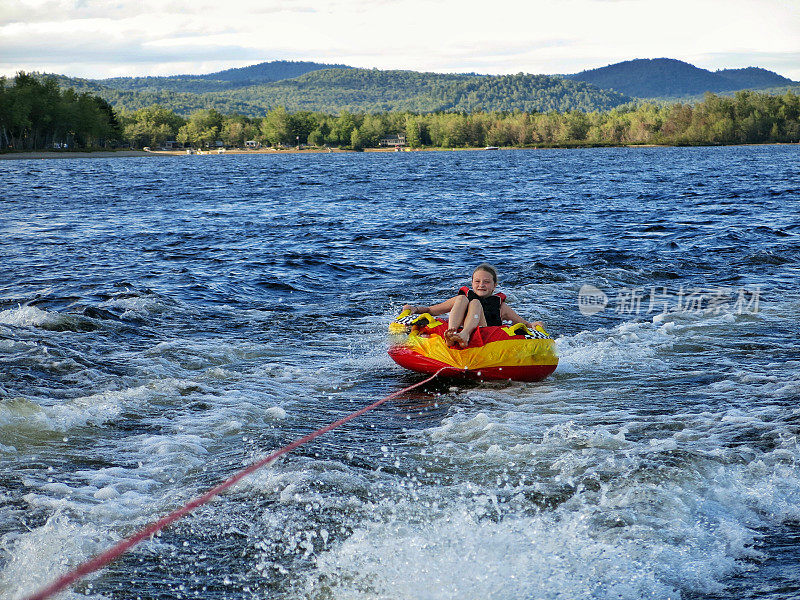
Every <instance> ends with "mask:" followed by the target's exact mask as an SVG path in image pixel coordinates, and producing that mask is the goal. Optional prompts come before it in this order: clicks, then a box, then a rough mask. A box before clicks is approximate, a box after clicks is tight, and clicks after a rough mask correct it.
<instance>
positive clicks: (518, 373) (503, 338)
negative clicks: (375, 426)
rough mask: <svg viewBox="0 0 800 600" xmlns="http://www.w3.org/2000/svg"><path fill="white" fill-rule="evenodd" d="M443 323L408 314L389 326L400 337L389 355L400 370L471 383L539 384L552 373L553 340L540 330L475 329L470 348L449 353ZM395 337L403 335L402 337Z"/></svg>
mask: <svg viewBox="0 0 800 600" xmlns="http://www.w3.org/2000/svg"><path fill="white" fill-rule="evenodd" d="M445 331H447V321H444V320H441V321H440V320H438V319H436V318H435V317H433V316H432V315H430V314H428V313H423V314H421V315H412V314H411V313H410V312H409V311H403V312H402V313H400V315H399V316H398V317H397V318H396V319H395V320H394V322H392V323H390V324H389V333H391V334H394V335H396V336H398V339H396V340H394V343H393V345H392V346H391V347H390V348H389V356H391V357H392V359H393V360H394V361H395V362H396V363H397V364H398V365H400V366H401V367H405V368H406V369H411V370H412V371H418V372H420V373H436V372H437V371H438V370H439V369H441V368H443V367H451V368H452V371H451V370H450V369H448V370H447V371H445V372H443V373H442V375H446V376H461V377H468V378H472V379H481V380H489V379H506V380H508V379H513V380H514V381H539V380H541V379H544V378H545V377H547V376H548V375H550V373H552V372H553V371H555V370H556V366H558V356H557V354H556V348H555V340H553V339H552V338H551V337H550V336H549V335H548V334H547V332H546V331H545V330H544V329H542V328H541V327H537V328H536V330H535V331H531V330H530V329H528V328H527V327H526V326H525V325H524V324H522V323H517V324H516V325H511V326H510V327H478V329H476V330H475V333H473V334H472V338H471V339H470V343H469V346H467V347H466V348H463V349H462V348H453V347H450V346H448V345H447V342H445V340H444V337H443V336H444V332H445ZM399 336H403V337H402V338H400V337H399Z"/></svg>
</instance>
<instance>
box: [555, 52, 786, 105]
mask: <svg viewBox="0 0 800 600" xmlns="http://www.w3.org/2000/svg"><path fill="white" fill-rule="evenodd" d="M568 77H569V78H570V79H573V80H577V81H585V82H587V83H591V84H594V85H596V86H597V87H600V88H603V89H613V90H617V91H619V92H621V93H623V94H627V95H629V96H634V97H637V98H680V97H690V96H699V95H702V94H704V93H705V92H725V91H729V92H730V91H735V90H743V89H764V88H775V87H780V86H787V85H792V84H793V83H794V82H793V81H792V80H790V79H787V78H786V77H782V76H781V75H778V74H777V73H773V72H772V71H767V70H766V69H759V68H755V67H748V68H746V69H726V70H722V71H716V72H712V71H708V70H706V69H700V68H698V67H695V66H694V65H690V64H689V63H686V62H683V61H680V60H674V59H671V58H656V59H636V60H629V61H625V62H621V63H616V64H613V65H609V66H607V67H601V68H599V69H591V70H588V71H583V72H581V73H577V74H575V75H569V76H568Z"/></svg>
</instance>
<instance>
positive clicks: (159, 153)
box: [0, 142, 797, 160]
mask: <svg viewBox="0 0 800 600" xmlns="http://www.w3.org/2000/svg"><path fill="white" fill-rule="evenodd" d="M796 145H797V144H791V143H786V142H770V143H765V144H719V145H708V144H699V145H691V146H688V145H687V146H675V145H672V144H619V145H613V144H611V145H596V146H593V145H577V146H571V145H564V146H549V145H546V146H545V145H543V146H533V147H517V146H503V147H501V148H499V149H500V150H552V149H564V150H578V149H584V148H698V147H707V148H721V147H730V146H796ZM483 150H486V149H485V148H438V147H436V148H413V149H412V148H406V149H404V150H403V152H453V151H459V152H460V151H466V152H477V151H483ZM373 152H395V150H394V148H365V149H364V150H363V151H361V152H358V151H355V150H342V149H339V148H303V149H302V150H297V149H296V148H285V149H280V150H276V149H274V148H264V149H261V150H226V151H224V152H218V151H216V150H204V151H202V153H199V152H194V153H192V154H187V153H186V151H185V150H148V151H145V150H116V151H114V150H110V151H105V150H98V151H96V152H59V151H42V150H40V151H36V152H7V153H0V160H40V159H41V160H47V159H62V158H132V157H152V158H155V157H164V156H227V155H237V156H241V155H245V156H255V155H261V154H361V153H373Z"/></svg>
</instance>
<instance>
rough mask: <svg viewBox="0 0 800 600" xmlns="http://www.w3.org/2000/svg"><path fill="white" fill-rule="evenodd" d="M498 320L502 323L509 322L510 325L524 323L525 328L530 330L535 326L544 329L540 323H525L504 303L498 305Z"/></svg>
mask: <svg viewBox="0 0 800 600" xmlns="http://www.w3.org/2000/svg"><path fill="white" fill-rule="evenodd" d="M500 318H501V319H503V320H504V321H511V322H512V323H525V326H526V327H529V328H530V329H534V328H535V327H536V326H537V325H539V326H541V327H544V324H543V323H542V322H541V321H526V320H525V319H523V318H522V317H520V316H519V315H518V314H517V313H516V312H514V309H513V308H511V307H510V306H509V305H508V304H507V303H505V302H503V303H502V304H501V305H500Z"/></svg>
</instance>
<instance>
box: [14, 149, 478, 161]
mask: <svg viewBox="0 0 800 600" xmlns="http://www.w3.org/2000/svg"><path fill="white" fill-rule="evenodd" d="M457 149H458V150H482V148H457ZM419 150H420V149H414V150H411V149H406V150H404V151H405V152H412V151H413V152H418V151H419ZM426 150H451V149H450V148H428V149H426ZM452 150H456V148H452ZM394 151H395V150H394V148H365V149H364V152H394ZM343 153H348V154H352V153H355V151H354V150H342V149H340V148H302V149H300V150H298V149H297V148H281V149H276V148H261V149H259V150H243V149H237V150H225V151H224V152H219V151H217V150H203V151H202V152H197V151H195V152H194V153H192V154H188V153H187V152H186V150H148V151H144V150H118V151H98V152H58V151H53V152H47V151H38V152H9V153H7V154H0V160H35V159H48V158H126V157H142V156H148V157H151V156H226V155H230V154H237V155H239V154H248V155H254V154H343Z"/></svg>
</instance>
